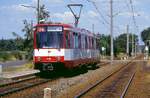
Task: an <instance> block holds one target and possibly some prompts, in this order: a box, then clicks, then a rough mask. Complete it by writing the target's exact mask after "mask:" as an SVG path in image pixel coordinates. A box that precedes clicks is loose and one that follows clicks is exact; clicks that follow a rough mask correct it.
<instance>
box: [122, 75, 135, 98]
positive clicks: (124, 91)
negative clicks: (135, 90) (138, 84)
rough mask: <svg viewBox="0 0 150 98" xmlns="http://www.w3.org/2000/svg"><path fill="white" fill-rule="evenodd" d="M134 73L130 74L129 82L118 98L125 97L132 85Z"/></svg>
mask: <svg viewBox="0 0 150 98" xmlns="http://www.w3.org/2000/svg"><path fill="white" fill-rule="evenodd" d="M135 73H136V72H134V73H133V74H132V76H131V78H130V80H129V82H128V83H127V85H126V86H125V89H124V90H123V93H122V94H121V96H120V98H124V97H125V94H126V92H127V91H128V89H129V86H130V84H131V83H132V80H133V78H134V76H135Z"/></svg>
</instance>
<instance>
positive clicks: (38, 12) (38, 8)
mask: <svg viewBox="0 0 150 98" xmlns="http://www.w3.org/2000/svg"><path fill="white" fill-rule="evenodd" d="M37 23H38V24H39V23H40V0H37Z"/></svg>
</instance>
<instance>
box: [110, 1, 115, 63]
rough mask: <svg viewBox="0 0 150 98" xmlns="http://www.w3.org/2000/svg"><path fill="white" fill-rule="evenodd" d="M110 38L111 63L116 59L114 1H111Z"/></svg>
mask: <svg viewBox="0 0 150 98" xmlns="http://www.w3.org/2000/svg"><path fill="white" fill-rule="evenodd" d="M110 36H111V63H112V62H113V59H114V45H113V44H114V43H113V0H110Z"/></svg>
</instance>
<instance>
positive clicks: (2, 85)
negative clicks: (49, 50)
mask: <svg viewBox="0 0 150 98" xmlns="http://www.w3.org/2000/svg"><path fill="white" fill-rule="evenodd" d="M35 78H36V76H32V77H29V78H25V79H20V80H16V81H13V82H9V83H5V84H0V88H1V87H5V86H9V85H13V84H16V83H20V82H24V81H28V80H31V79H35Z"/></svg>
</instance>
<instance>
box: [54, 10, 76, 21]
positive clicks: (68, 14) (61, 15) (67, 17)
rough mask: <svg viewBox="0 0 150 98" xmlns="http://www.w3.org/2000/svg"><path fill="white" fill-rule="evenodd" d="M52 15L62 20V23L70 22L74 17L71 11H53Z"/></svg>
mask: <svg viewBox="0 0 150 98" xmlns="http://www.w3.org/2000/svg"><path fill="white" fill-rule="evenodd" d="M52 17H54V18H57V19H60V20H61V22H64V23H72V22H73V21H74V18H73V15H72V13H71V12H64V13H54V14H53V16H52Z"/></svg>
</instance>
